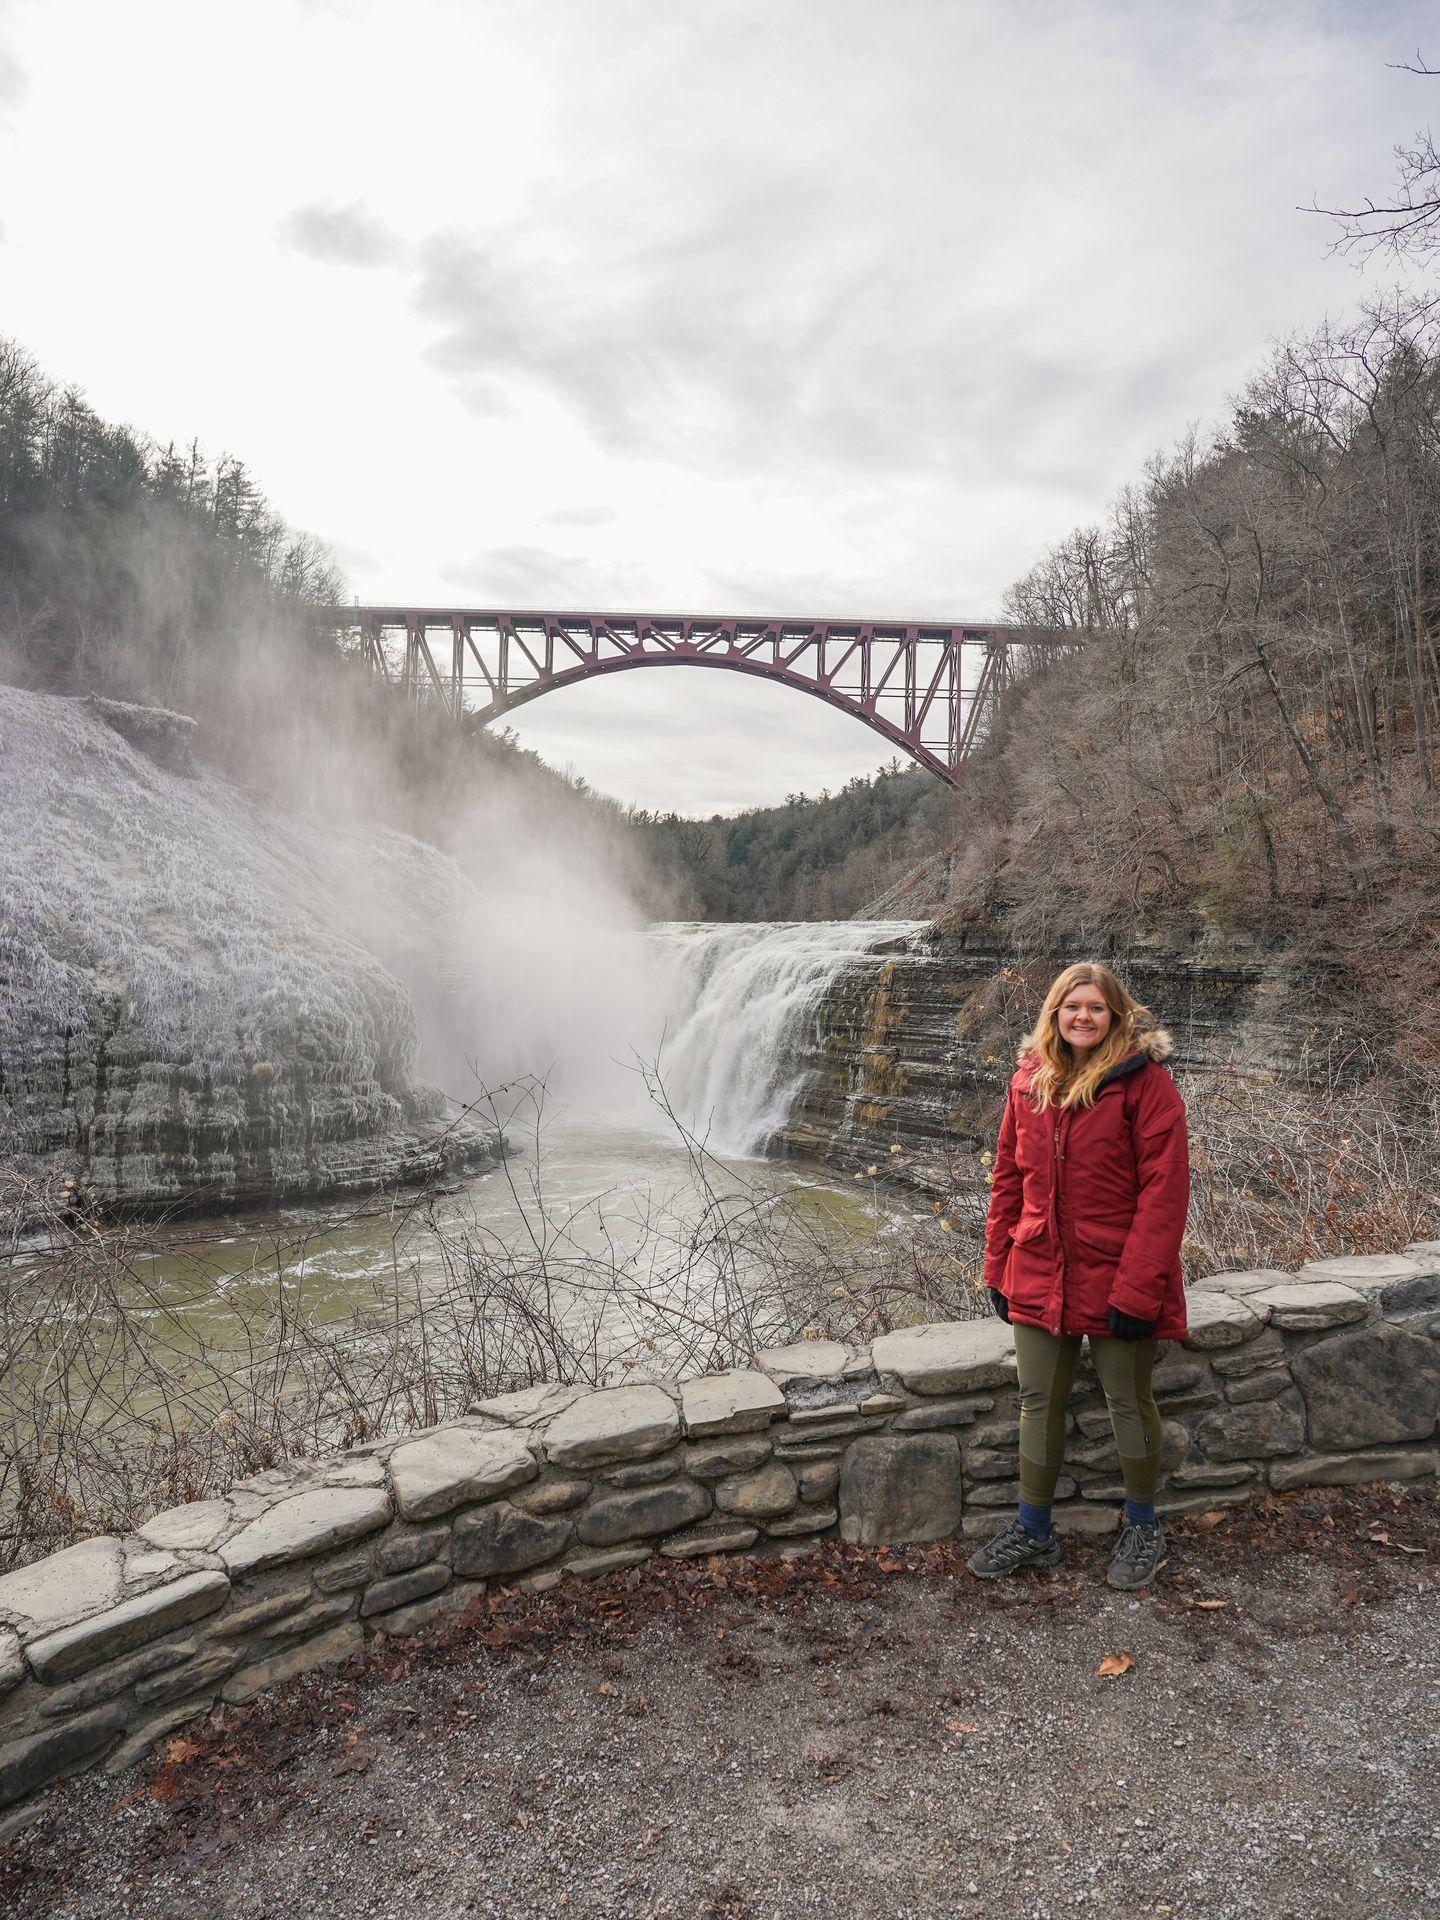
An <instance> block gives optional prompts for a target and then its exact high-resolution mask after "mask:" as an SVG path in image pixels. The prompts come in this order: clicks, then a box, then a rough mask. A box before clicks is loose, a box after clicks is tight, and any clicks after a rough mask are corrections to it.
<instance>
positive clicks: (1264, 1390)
mask: <svg viewBox="0 0 1440 1920" xmlns="http://www.w3.org/2000/svg"><path fill="white" fill-rule="evenodd" d="M1289 1385H1290V1369H1289V1368H1288V1367H1268V1368H1266V1369H1265V1370H1264V1371H1262V1372H1260V1373H1251V1374H1247V1375H1246V1376H1245V1377H1244V1379H1241V1380H1227V1381H1226V1382H1225V1398H1226V1399H1227V1400H1228V1401H1229V1402H1230V1404H1231V1406H1232V1407H1242V1406H1248V1405H1250V1404H1251V1403H1252V1402H1253V1401H1256V1400H1275V1399H1278V1398H1279V1396H1280V1395H1281V1394H1282V1393H1284V1391H1285V1389H1286V1388H1287V1387H1288V1386H1289Z"/></svg>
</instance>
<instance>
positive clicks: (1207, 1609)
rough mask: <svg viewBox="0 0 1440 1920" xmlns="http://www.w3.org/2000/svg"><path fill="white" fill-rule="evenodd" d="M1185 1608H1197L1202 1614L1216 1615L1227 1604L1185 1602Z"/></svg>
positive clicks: (1217, 1602) (1199, 1601) (1204, 1601)
mask: <svg viewBox="0 0 1440 1920" xmlns="http://www.w3.org/2000/svg"><path fill="white" fill-rule="evenodd" d="M1185 1604H1186V1606H1187V1607H1198V1608H1199V1609H1200V1611H1201V1612H1202V1613H1218V1612H1219V1611H1220V1609H1221V1607H1223V1606H1225V1605H1227V1604H1228V1603H1227V1602H1226V1601H1224V1600H1187V1601H1186V1602H1185Z"/></svg>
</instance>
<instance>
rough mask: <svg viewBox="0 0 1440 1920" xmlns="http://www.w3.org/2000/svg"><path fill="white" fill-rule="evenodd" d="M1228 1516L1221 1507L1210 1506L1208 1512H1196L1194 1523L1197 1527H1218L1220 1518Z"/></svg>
mask: <svg viewBox="0 0 1440 1920" xmlns="http://www.w3.org/2000/svg"><path fill="white" fill-rule="evenodd" d="M1229 1518H1230V1516H1229V1514H1228V1513H1226V1512H1225V1510H1224V1509H1223V1508H1222V1507H1212V1508H1211V1509H1210V1511H1209V1512H1208V1513H1201V1514H1197V1515H1196V1517H1195V1524H1196V1525H1197V1526H1199V1527H1218V1526H1219V1525H1220V1523H1221V1521H1222V1520H1228V1519H1229Z"/></svg>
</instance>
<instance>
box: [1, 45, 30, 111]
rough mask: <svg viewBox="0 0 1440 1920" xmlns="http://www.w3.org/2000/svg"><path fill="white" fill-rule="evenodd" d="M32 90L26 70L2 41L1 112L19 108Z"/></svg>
mask: <svg viewBox="0 0 1440 1920" xmlns="http://www.w3.org/2000/svg"><path fill="white" fill-rule="evenodd" d="M29 90H30V83H29V81H28V80H27V79H26V77H25V69H24V68H23V67H22V66H21V65H20V62H19V61H18V60H17V59H16V58H15V55H14V54H13V53H12V52H11V51H10V49H9V48H8V47H7V46H6V45H5V44H4V42H3V41H0V112H6V111H8V110H9V109H10V108H11V107H18V106H19V105H20V103H21V101H23V100H24V98H25V96H26V94H27V93H28V92H29Z"/></svg>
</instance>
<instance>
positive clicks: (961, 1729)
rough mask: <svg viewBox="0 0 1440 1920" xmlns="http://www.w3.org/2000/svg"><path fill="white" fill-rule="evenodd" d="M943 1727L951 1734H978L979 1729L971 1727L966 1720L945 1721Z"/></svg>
mask: <svg viewBox="0 0 1440 1920" xmlns="http://www.w3.org/2000/svg"><path fill="white" fill-rule="evenodd" d="M945 1725H946V1726H947V1727H948V1728H949V1729H950V1731H951V1733H979V1731H980V1729H979V1727H972V1726H971V1725H970V1723H969V1721H968V1720H947V1721H946V1722H945Z"/></svg>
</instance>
